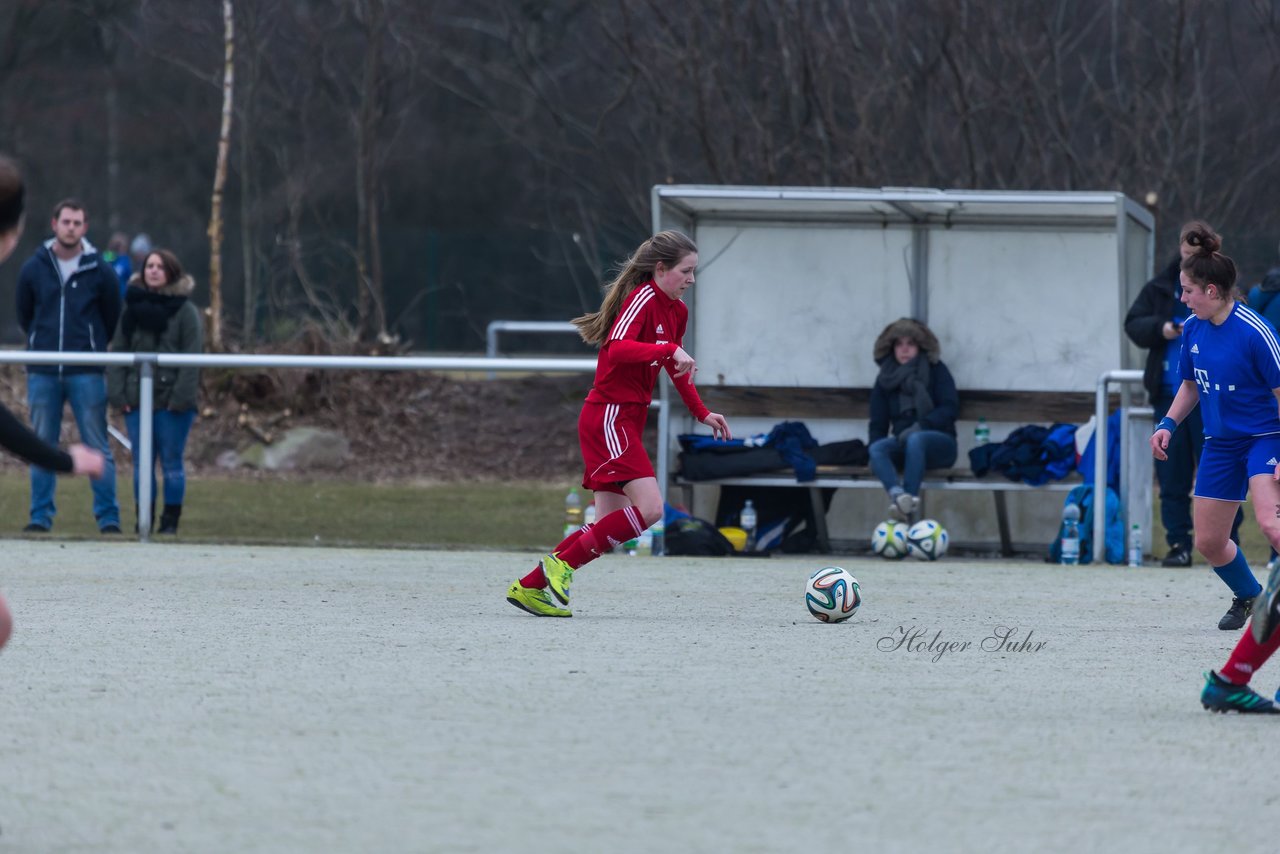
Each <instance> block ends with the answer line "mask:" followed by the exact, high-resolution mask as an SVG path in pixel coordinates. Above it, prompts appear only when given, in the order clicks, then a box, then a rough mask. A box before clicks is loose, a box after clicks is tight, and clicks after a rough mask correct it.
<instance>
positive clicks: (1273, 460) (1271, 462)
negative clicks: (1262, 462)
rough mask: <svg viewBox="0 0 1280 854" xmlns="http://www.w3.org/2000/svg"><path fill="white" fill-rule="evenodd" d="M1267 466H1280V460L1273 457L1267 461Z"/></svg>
mask: <svg viewBox="0 0 1280 854" xmlns="http://www.w3.org/2000/svg"><path fill="white" fill-rule="evenodd" d="M1267 465H1269V466H1280V460H1277V459H1276V458H1275V457H1272V458H1271V459H1269V460H1267Z"/></svg>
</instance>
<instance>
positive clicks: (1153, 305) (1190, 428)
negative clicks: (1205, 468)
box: [1124, 222, 1244, 628]
mask: <svg viewBox="0 0 1280 854" xmlns="http://www.w3.org/2000/svg"><path fill="white" fill-rule="evenodd" d="M1196 224H1197V223H1194V222H1191V223H1187V224H1186V225H1184V226H1183V227H1182V232H1181V234H1180V236H1179V239H1178V257H1176V258H1174V259H1173V260H1172V261H1170V262H1169V264H1168V266H1166V267H1165V268H1164V269H1163V270H1161V271H1160V272H1159V273H1157V274H1156V275H1155V277H1153V278H1152V279H1151V281H1149V282H1147V283H1146V285H1144V286H1143V288H1142V290H1141V291H1140V292H1139V293H1138V298H1137V299H1135V300H1134V301H1133V305H1132V306H1130V307H1129V313H1128V314H1127V315H1126V316H1125V319H1124V331H1125V333H1126V334H1127V335H1128V336H1129V340H1131V341H1132V342H1133V343H1134V344H1137V345H1138V346H1139V347H1142V348H1144V349H1146V351H1147V364H1146V367H1145V368H1144V370H1143V373H1142V385H1143V387H1144V388H1145V389H1146V390H1147V396H1148V398H1149V399H1150V401H1151V406H1152V407H1153V408H1154V410H1155V418H1154V421H1153V423H1156V424H1158V423H1160V419H1162V418H1164V416H1165V415H1166V414H1168V412H1169V406H1170V405H1171V404H1172V403H1173V397H1174V395H1175V394H1176V393H1177V391H1178V387H1179V386H1180V385H1182V380H1181V378H1180V377H1179V376H1178V354H1179V353H1180V352H1181V351H1182V322H1183V321H1184V320H1186V318H1187V316H1188V315H1189V314H1190V313H1191V311H1190V309H1188V308H1187V307H1186V305H1184V304H1183V303H1182V284H1181V283H1180V282H1179V280H1178V275H1179V273H1180V271H1181V269H1182V262H1183V261H1184V260H1186V259H1187V258H1189V257H1190V256H1191V255H1193V254H1194V253H1195V247H1194V246H1191V245H1190V244H1188V243H1187V234H1188V233H1189V230H1190V229H1191V228H1192V226H1194V225H1196ZM1183 427H1184V428H1185V429H1183V430H1179V431H1178V432H1177V433H1176V434H1175V435H1174V437H1173V438H1172V440H1171V441H1170V442H1169V448H1168V450H1167V452H1166V453H1167V459H1163V460H1161V459H1157V460H1156V479H1157V480H1158V481H1159V482H1160V521H1161V523H1162V524H1163V525H1164V533H1165V539H1166V540H1167V541H1168V543H1169V553H1168V554H1167V555H1165V558H1164V560H1163V561H1161V563H1162V564H1163V565H1164V566H1191V546H1192V529H1191V490H1192V487H1193V486H1194V485H1195V476H1196V465H1197V463H1198V462H1199V460H1200V454H1201V453H1202V452H1203V450H1204V423H1203V422H1202V420H1201V417H1200V409H1199V408H1196V409H1193V410H1191V412H1190V413H1189V414H1188V415H1187V420H1186V421H1185V422H1183ZM1242 521H1244V513H1243V511H1240V512H1237V513H1236V521H1235V524H1234V525H1233V526H1232V528H1231V539H1232V540H1233V541H1234V542H1236V543H1239V542H1240V534H1239V529H1240V523H1241V522H1242ZM1237 628H1238V627H1237Z"/></svg>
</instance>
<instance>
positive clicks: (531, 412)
mask: <svg viewBox="0 0 1280 854" xmlns="http://www.w3.org/2000/svg"><path fill="white" fill-rule="evenodd" d="M590 385H591V380H590V377H588V376H585V375H579V374H568V375H547V376H535V375H531V376H503V375H501V374H499V375H498V377H497V378H496V379H492V380H489V379H485V378H477V379H467V378H458V377H457V376H454V375H446V374H435V373H425V372H408V371H386V372H373V371H321V370H314V371H304V370H296V369H295V370H276V369H263V370H258V371H246V370H235V371H232V370H206V371H205V372H204V373H203V375H202V376H201V404H200V406H201V411H200V417H199V418H198V419H197V420H196V424H195V427H194V428H193V431H192V436H191V440H190V442H189V444H188V452H187V459H188V463H189V466H190V468H191V469H192V471H193V472H194V473H195V474H202V473H203V474H209V473H212V472H219V473H222V474H223V475H224V476H225V475H226V474H235V473H239V474H242V475H243V476H245V477H253V476H255V475H254V472H253V471H252V470H249V469H238V470H234V471H231V472H229V471H228V470H226V469H223V468H221V467H219V466H218V463H217V460H218V457H219V456H220V455H221V454H222V453H223V452H224V451H227V450H241V449H243V448H245V447H247V446H248V445H250V444H252V443H254V442H260V441H263V440H273V439H275V438H277V437H278V436H279V435H280V434H281V433H282V432H284V431H285V430H287V429H289V428H291V427H296V426H314V427H324V428H329V429H333V430H338V431H340V432H341V433H343V434H344V435H345V436H346V437H347V438H348V439H349V440H350V442H351V452H352V455H351V460H350V461H349V462H347V463H346V464H344V465H342V466H341V467H339V468H335V469H330V470H327V471H321V472H314V471H313V472H306V473H305V475H306V476H308V477H313V476H321V477H334V478H350V479H360V480H419V479H423V480H435V481H454V480H511V479H520V480H543V479H548V478H570V477H573V476H574V475H575V474H576V473H577V472H578V469H579V466H580V465H581V459H580V457H579V452H578V434H577V422H578V410H579V408H580V406H581V402H582V399H583V398H584V397H585V396H586V393H587V390H588V389H589V388H590ZM0 403H3V404H4V405H5V406H8V407H10V408H11V409H12V410H13V411H14V412H15V413H17V414H18V415H19V416H20V417H23V418H25V417H26V413H27V403H26V381H25V374H24V369H23V368H21V367H18V366H11V365H6V366H0ZM111 421H112V423H113V424H114V425H115V426H116V427H117V428H119V429H120V430H121V432H123V431H124V419H123V418H121V417H120V416H119V415H118V414H115V413H113V414H112V416H111ZM71 422H72V419H71V417H70V413H69V412H68V413H67V416H66V420H65V421H64V427H63V441H64V442H68V441H74V440H75V432H74V429H73V428H72V426H71ZM652 431H653V425H650V432H652ZM0 456H3V455H0ZM5 459H6V460H7V462H6V463H5V465H11V466H15V467H20V464H19V463H18V462H17V461H16V460H14V459H13V458H11V457H6V458H5ZM272 476H273V477H276V476H278V475H276V474H273V475H272Z"/></svg>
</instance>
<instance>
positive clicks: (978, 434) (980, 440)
mask: <svg viewBox="0 0 1280 854" xmlns="http://www.w3.org/2000/svg"><path fill="white" fill-rule="evenodd" d="M990 441H991V428H990V427H988V426H987V419H986V418H979V419H978V423H977V424H976V425H975V426H974V428H973V444H975V445H985V444H987V443H988V442H990Z"/></svg>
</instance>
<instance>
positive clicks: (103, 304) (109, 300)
mask: <svg viewBox="0 0 1280 854" xmlns="http://www.w3.org/2000/svg"><path fill="white" fill-rule="evenodd" d="M52 228H53V237H51V238H49V239H48V240H46V241H45V242H44V243H43V244H42V245H41V246H40V248H39V249H37V250H36V251H35V254H34V255H32V256H31V258H29V259H28V260H27V262H26V263H25V264H23V265H22V271H21V272H20V273H19V274H18V289H17V316H18V325H19V326H21V327H22V331H23V332H25V333H26V336H27V349H28V350H42V351H53V352H91V353H105V352H106V351H107V345H108V344H109V343H110V342H111V334H112V333H113V332H114V331H115V328H116V322H117V321H118V320H119V318H120V283H119V281H117V280H116V274H115V271H114V270H112V269H111V265H110V264H108V263H107V262H106V261H105V260H104V259H103V258H102V256H101V255H99V254H98V250H97V249H95V248H94V246H93V244H91V243H90V242H89V241H88V240H87V239H85V231H86V230H87V228H88V218H87V215H86V212H85V206H84V203H82V202H80V201H78V200H76V199H63V200H62V201H60V202H58V204H57V205H55V206H54V209H53V221H52ZM68 403H69V404H70V405H71V414H72V415H73V416H74V417H75V419H76V427H77V428H78V429H79V431H80V438H81V441H83V442H84V444H85V445H87V446H89V447H90V448H93V449H94V450H96V451H98V452H100V453H101V454H102V457H103V461H104V467H103V473H102V477H100V478H99V479H98V480H95V481H93V516H94V519H96V520H97V523H98V530H99V531H101V532H102V533H104V534H119V533H120V505H119V504H118V503H117V502H116V468H115V461H114V460H113V459H112V457H111V447H110V446H109V445H108V444H107V383H106V379H105V377H104V374H103V369H102V368H101V367H96V366H85V365H32V366H31V367H29V368H28V369H27V404H28V406H29V407H30V410H31V426H32V428H33V429H34V430H35V432H36V434H37V435H38V436H39V437H40V438H41V439H43V440H44V441H45V442H48V443H49V444H51V445H52V444H56V443H57V441H58V436H59V434H60V433H61V432H62V410H63V407H64V405H65V404H68ZM54 489H55V480H54V475H53V472H52V471H50V470H49V469H47V468H42V467H40V466H36V465H33V466H32V467H31V516H30V522H29V523H28V525H27V527H26V528H24V529H23V530H24V531H26V532H28V533H37V534H38V533H47V532H48V531H49V530H50V529H51V528H52V527H53V518H54V515H55V514H56V512H57V508H56V507H55V505H54V501H53V496H54Z"/></svg>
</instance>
